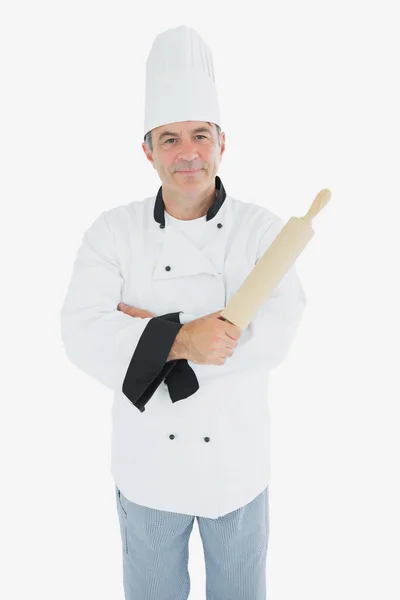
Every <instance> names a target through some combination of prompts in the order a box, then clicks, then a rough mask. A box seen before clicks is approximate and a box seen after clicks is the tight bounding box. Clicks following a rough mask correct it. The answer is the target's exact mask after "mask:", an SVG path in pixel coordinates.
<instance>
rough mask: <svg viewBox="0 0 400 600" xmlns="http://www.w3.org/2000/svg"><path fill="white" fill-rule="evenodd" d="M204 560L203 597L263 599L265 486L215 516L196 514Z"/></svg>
mask: <svg viewBox="0 0 400 600" xmlns="http://www.w3.org/2000/svg"><path fill="white" fill-rule="evenodd" d="M197 518H198V525H199V531H200V535H201V538H202V542H203V548H204V558H205V564H206V600H266V594H267V592H266V560H267V548H268V538H269V499H268V487H267V488H265V490H264V491H263V492H261V494H259V495H258V496H257V497H256V498H255V499H254V500H252V501H251V502H250V503H249V504H246V505H245V506H243V507H241V508H238V509H237V510H235V511H233V512H231V513H228V514H227V515H224V516H223V517H219V518H218V519H207V518H205V517H197Z"/></svg>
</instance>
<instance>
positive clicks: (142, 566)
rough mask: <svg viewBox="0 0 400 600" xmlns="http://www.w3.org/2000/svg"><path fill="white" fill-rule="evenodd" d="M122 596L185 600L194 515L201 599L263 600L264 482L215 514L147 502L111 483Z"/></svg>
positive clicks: (266, 503)
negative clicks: (239, 503) (201, 560)
mask: <svg viewBox="0 0 400 600" xmlns="http://www.w3.org/2000/svg"><path fill="white" fill-rule="evenodd" d="M115 491H116V500H117V508H118V518H119V524H120V530H121V539H122V550H123V582H124V592H125V600H187V599H188V598H189V591H190V577H189V571H188V559H189V547H188V545H189V537H190V534H191V531H192V528H193V523H194V519H195V518H196V519H197V521H198V527H199V532H200V536H201V540H202V543H203V550H204V557H205V574H206V600H266V559H267V548H268V538H269V499H268V487H266V488H265V490H264V491H263V492H261V494H259V495H258V496H257V497H256V498H255V499H254V500H252V501H251V502H249V504H246V506H243V507H241V508H238V509H237V510H234V511H233V512H231V513H228V514H227V515H224V516H223V517H219V518H218V519H208V518H206V517H194V516H191V515H185V514H180V513H174V512H168V511H162V510H156V509H153V508H147V507H145V506H141V505H139V504H135V503H134V502H131V501H129V500H128V499H127V498H125V496H123V494H122V492H120V490H119V489H118V488H117V487H116V488H115Z"/></svg>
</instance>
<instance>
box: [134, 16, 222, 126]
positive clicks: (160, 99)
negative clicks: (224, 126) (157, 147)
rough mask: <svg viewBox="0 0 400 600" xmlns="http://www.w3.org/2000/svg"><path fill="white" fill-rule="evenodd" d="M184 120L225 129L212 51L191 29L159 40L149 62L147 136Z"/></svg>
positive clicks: (174, 30)
mask: <svg viewBox="0 0 400 600" xmlns="http://www.w3.org/2000/svg"><path fill="white" fill-rule="evenodd" d="M180 121H209V122H210V123H216V124H217V125H219V126H221V123H220V114H219V103H218V97H217V89H216V85H215V76H214V69H213V61H212V54H211V50H210V48H209V47H208V45H207V44H206V43H205V42H204V41H203V39H202V38H201V37H200V35H199V34H198V33H197V32H196V31H195V30H194V29H192V28H191V27H186V25H181V26H179V27H175V28H170V29H168V30H167V31H163V32H162V33H160V34H159V35H157V37H156V38H155V40H154V42H153V45H152V47H151V50H150V53H149V56H148V58H147V61H146V98H145V118H144V134H145V135H146V133H147V132H148V131H150V130H151V129H154V128H155V127H159V126H160V125H166V124H167V123H175V122H180Z"/></svg>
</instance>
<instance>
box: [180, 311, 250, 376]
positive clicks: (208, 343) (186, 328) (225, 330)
mask: <svg viewBox="0 0 400 600" xmlns="http://www.w3.org/2000/svg"><path fill="white" fill-rule="evenodd" d="M221 312H222V310H219V311H217V312H215V313H211V314H209V315H205V316H204V317H200V319H194V320H193V321H190V323H186V324H185V325H183V326H182V327H181V329H180V331H179V333H178V336H181V339H182V343H183V344H184V347H185V358H186V359H187V360H191V361H192V362H194V363H197V364H199V365H223V364H224V363H225V360H226V359H227V358H229V357H230V356H232V354H233V350H234V348H236V346H237V345H238V339H239V338H240V336H241V334H242V330H241V329H240V328H239V327H236V325H233V324H232V323H229V322H228V321H222V320H221V319H219V316H220V314H221Z"/></svg>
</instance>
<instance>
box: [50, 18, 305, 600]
mask: <svg viewBox="0 0 400 600" xmlns="http://www.w3.org/2000/svg"><path fill="white" fill-rule="evenodd" d="M233 101H234V98H233ZM144 121H145V122H144V142H143V144H142V147H143V150H144V153H145V156H146V158H147V159H148V161H149V162H150V163H151V165H152V167H153V168H154V169H155V170H156V171H157V174H158V176H159V178H160V180H161V186H160V188H159V190H158V192H157V194H156V195H153V196H149V197H146V198H144V199H135V200H134V201H132V202H130V203H128V204H124V205H119V206H116V207H115V208H112V209H110V210H107V211H105V212H103V213H101V214H100V215H99V216H98V217H97V218H96V219H95V220H94V222H93V223H92V225H91V226H90V227H89V229H88V230H87V231H86V232H85V234H84V236H83V241H82V244H81V246H80V248H79V249H78V252H77V257H76V260H75V264H74V268H73V274H72V278H71V282H70V285H69V288H68V292H67V296H66V299H65V302H64V305H63V307H62V310H61V325H62V339H63V343H64V348H65V351H66V353H67V355H68V357H69V359H70V360H71V361H72V362H73V363H74V364H75V365H76V366H77V367H78V368H79V369H81V370H82V371H84V372H85V373H87V374H88V375H89V376H91V377H93V378H94V379H96V380H97V381H99V382H101V383H103V384H104V385H105V386H107V387H108V388H109V389H110V390H112V391H113V393H114V402H113V407H112V457H111V473H112V477H113V479H114V482H115V493H116V503H117V508H118V517H119V524H120V531H121V538H122V549H123V570H124V579H123V581H124V591H125V598H126V599H127V600H172V599H173V600H187V598H188V597H189V590H190V578H189V573H188V543H189V537H190V534H191V531H192V528H193V523H194V519H195V518H196V519H197V522H198V527H199V532H200V535H201V539H202V543H203V548H204V557H205V566H206V598H207V600H217V599H218V600H265V598H266V556H267V546H268V538H269V516H268V514H269V513H268V485H269V482H270V476H271V469H270V415H269V409H268V398H267V390H268V382H269V374H270V372H271V370H272V369H273V368H275V367H276V366H277V365H279V364H280V363H281V362H282V360H283V359H284V358H285V357H286V355H287V354H288V352H289V349H290V347H291V345H292V342H293V340H294V338H295V335H296V332H297V329H298V326H299V324H300V321H301V318H302V315H303V312H304V308H305V305H306V296H305V294H304V291H303V288H302V285H301V283H300V280H299V278H298V275H297V273H296V270H295V268H294V267H292V268H291V269H290V271H288V273H287V274H286V275H285V276H284V278H283V279H282V280H281V282H280V284H279V285H278V286H277V287H276V289H274V291H273V293H272V294H271V295H270V296H269V298H268V300H267V301H266V302H265V303H264V305H263V306H262V308H261V309H260V310H259V311H258V313H257V314H256V316H255V318H254V319H253V321H252V322H251V323H250V325H249V326H248V327H247V328H246V329H245V330H243V331H242V330H241V329H240V328H238V327H236V326H235V325H234V324H232V323H229V322H228V321H225V320H223V319H222V318H220V313H221V311H222V310H223V308H224V307H225V306H226V305H227V303H228V301H229V299H230V298H231V297H232V295H233V294H234V293H235V292H236V291H237V290H238V288H239V287H240V285H241V284H242V283H243V281H244V280H245V279H246V277H247V275H248V274H249V273H250V272H251V271H252V269H253V268H254V266H255V265H256V263H257V261H258V260H259V259H260V258H261V256H262V255H263V254H264V252H265V251H266V249H267V248H268V246H269V245H270V244H271V243H272V241H273V240H274V238H275V237H276V236H277V234H278V233H279V231H280V230H281V229H282V227H283V221H282V220H281V219H280V218H279V217H278V216H277V215H276V214H275V213H273V212H272V211H270V210H269V209H267V208H265V207H264V206H262V205H260V204H258V202H257V200H258V198H247V199H244V200H239V199H236V198H233V197H232V196H230V195H229V194H228V193H227V191H226V190H225V187H224V185H223V183H222V181H221V179H220V177H219V176H218V175H217V172H218V167H219V164H220V161H221V159H222V156H223V153H224V151H225V133H223V132H222V130H221V118H220V111H219V104H218V97H217V90H216V83H215V76H214V69H213V61H212V54H211V51H210V48H209V47H208V46H207V45H206V43H205V42H204V41H203V39H202V38H201V37H200V35H199V34H198V33H197V32H196V31H195V30H194V29H192V28H189V27H186V26H180V27H176V28H171V29H168V30H167V31H164V32H162V33H160V34H159V35H158V36H156V38H155V40H154V42H153V45H152V48H151V50H150V54H149V56H148V59H147V63H146V95H145V119H144ZM249 176H251V175H249ZM262 196H263V194H262V187H261V186H260V194H259V199H260V200H261V202H262V203H263V202H264V200H265V199H264V198H263V197H262Z"/></svg>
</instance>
